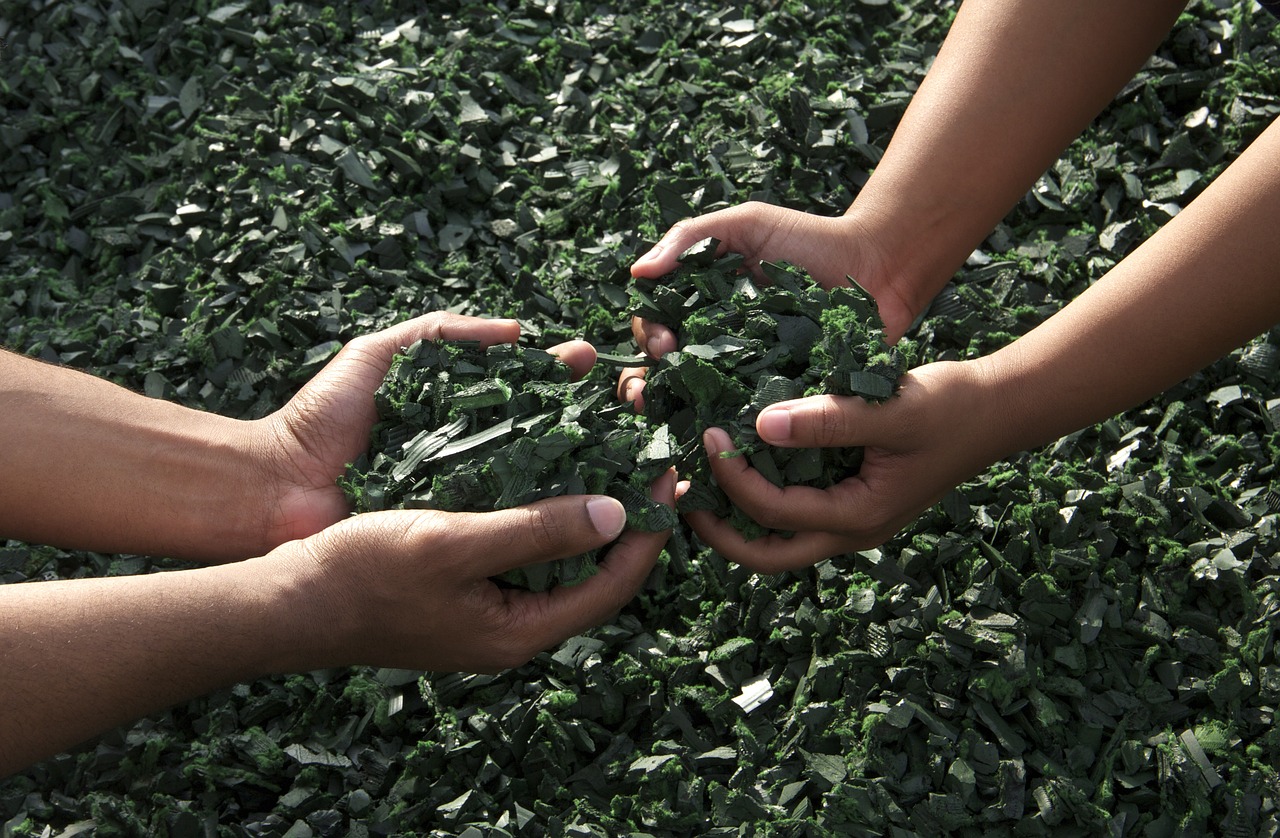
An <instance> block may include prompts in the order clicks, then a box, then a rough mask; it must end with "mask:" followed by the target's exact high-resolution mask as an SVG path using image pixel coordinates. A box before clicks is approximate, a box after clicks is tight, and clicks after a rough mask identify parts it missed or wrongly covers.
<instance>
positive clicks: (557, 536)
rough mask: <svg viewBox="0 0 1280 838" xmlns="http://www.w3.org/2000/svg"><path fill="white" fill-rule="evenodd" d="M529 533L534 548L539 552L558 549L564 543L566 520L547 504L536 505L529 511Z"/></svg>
mask: <svg viewBox="0 0 1280 838" xmlns="http://www.w3.org/2000/svg"><path fill="white" fill-rule="evenodd" d="M527 521H528V526H527V529H528V534H529V538H530V540H531V543H532V544H533V546H534V549H536V550H537V551H538V553H540V554H541V553H550V552H552V551H555V550H558V549H559V548H560V547H561V545H562V544H563V543H564V539H565V536H566V535H567V533H566V531H565V529H566V528H565V525H564V522H563V521H561V520H560V518H559V516H557V515H555V514H554V513H552V512H551V510H549V509H548V508H546V507H545V506H534V507H531V508H530V509H529V512H528V519H527Z"/></svg>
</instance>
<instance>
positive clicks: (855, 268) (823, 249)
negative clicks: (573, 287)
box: [618, 201, 918, 410]
mask: <svg viewBox="0 0 1280 838" xmlns="http://www.w3.org/2000/svg"><path fill="white" fill-rule="evenodd" d="M709 237H713V238H715V239H718V240H719V242H720V251H721V252H724V253H727V252H734V253H741V254H742V255H743V256H744V257H745V262H744V267H745V268H746V269H747V270H749V271H751V272H752V274H753V275H754V276H755V277H756V278H757V279H762V278H763V275H762V274H761V272H760V262H761V261H768V262H778V261H785V262H790V263H792V264H794V265H798V266H800V267H802V268H804V269H805V270H807V271H808V272H809V275H810V276H811V277H813V279H814V280H815V281H816V282H818V283H819V284H820V285H822V286H823V287H824V288H833V287H835V286H837V285H847V284H848V282H847V280H846V277H847V276H852V277H854V278H855V279H856V280H857V281H858V283H859V284H860V285H862V287H864V288H865V289H867V291H868V292H869V293H870V294H871V296H872V297H874V298H875V300H876V303H877V305H878V306H879V309H880V316H881V319H883V321H884V324H885V336H886V339H887V340H889V341H890V342H896V341H897V340H898V338H900V337H902V335H903V334H905V333H906V331H907V329H908V327H910V325H911V322H912V321H913V320H914V319H915V316H916V314H917V313H918V312H917V311H916V309H915V308H914V307H913V306H912V305H911V304H910V303H909V302H908V301H907V300H906V299H905V298H904V297H903V296H901V295H900V294H899V293H898V291H897V290H896V289H895V287H894V285H893V272H892V265H890V264H889V261H888V259H887V257H886V256H885V254H884V251H883V249H882V248H881V247H880V246H879V245H878V243H877V242H876V240H875V236H874V235H872V234H871V233H869V232H867V227H866V226H865V225H863V224H862V223H861V221H860V220H859V219H858V218H857V217H855V216H853V215H844V216H839V217H834V218H830V217H824V216H819V215H813V214H811V213H805V212H800V211H798V210H792V209H786V208H785V207H779V206H774V205H773V204H766V203H763V202H760V201H751V202H748V203H745V204H741V205H739V206H736V207H730V208H728V209H723V210H718V211H716V212H711V213H707V214H706V215H701V216H698V217H697V218H689V219H685V220H684V221H680V222H678V223H676V224H675V225H674V226H673V227H672V228H671V229H670V230H668V231H667V233H666V235H664V236H663V237H662V239H661V240H660V241H659V242H658V243H657V244H656V245H654V246H653V248H652V249H651V250H649V252H648V253H645V254H644V255H643V256H641V257H640V258H639V259H637V260H636V261H635V263H634V264H633V265H632V266H631V275H632V276H634V277H648V278H651V279H656V278H658V277H661V276H662V275H664V274H666V273H670V272H671V271H673V270H675V268H676V267H677V266H678V265H679V257H680V254H682V253H684V251H686V250H688V249H689V248H690V247H692V246H693V245H694V244H697V243H698V242H699V241H702V240H703V239H706V238H709ZM631 332H632V335H633V336H634V337H635V339H636V344H637V345H638V346H640V348H641V349H642V350H643V351H644V352H645V354H647V355H648V356H649V357H650V358H653V359H655V360H656V359H658V358H661V357H662V356H663V355H664V354H666V353H667V352H673V351H675V350H676V348H677V346H676V343H677V341H676V336H675V334H674V333H673V332H672V331H671V330H670V329H668V328H667V327H666V326H663V325H661V324H659V323H653V322H650V321H647V320H643V319H641V318H632V321H631ZM644 373H645V370H644V369H643V368H630V369H625V370H623V371H622V374H621V375H620V377H619V380H618V395H619V397H620V398H622V399H623V400H624V401H636V409H637V410H642V409H643V407H644V400H643V395H642V393H643V388H644Z"/></svg>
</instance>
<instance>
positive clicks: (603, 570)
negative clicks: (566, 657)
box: [506, 469, 676, 649]
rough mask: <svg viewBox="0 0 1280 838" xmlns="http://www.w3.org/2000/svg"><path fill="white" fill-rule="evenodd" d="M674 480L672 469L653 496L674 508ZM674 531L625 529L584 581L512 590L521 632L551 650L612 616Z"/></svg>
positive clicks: (509, 601) (511, 605)
mask: <svg viewBox="0 0 1280 838" xmlns="http://www.w3.org/2000/svg"><path fill="white" fill-rule="evenodd" d="M675 484H676V476H675V470H674V469H672V470H668V471H667V472H666V473H665V474H663V475H662V476H661V477H659V478H658V479H657V480H656V481H654V483H653V486H652V489H651V496H652V497H653V499H654V500H656V501H658V502H659V503H664V504H666V505H667V506H674V505H675ZM670 534H671V531H670V530H664V531H662V532H642V531H639V530H627V531H625V532H624V533H622V536H621V537H620V538H619V539H618V542H617V543H616V544H615V545H613V547H612V548H610V550H609V553H608V555H607V556H605V557H604V559H602V560H601V561H600V563H599V569H598V570H597V572H596V573H595V575H594V576H592V577H591V578H590V579H588V580H586V581H585V582H583V583H582V584H580V585H573V586H570V587H564V586H561V587H557V588H553V589H552V590H550V591H545V592H542V593H537V594H533V593H528V592H526V591H507V592H506V594H507V604H508V607H509V608H510V609H511V611H512V619H513V620H514V621H515V624H516V625H517V626H518V627H519V629H518V630H519V631H521V632H523V633H525V634H526V636H528V637H529V638H530V640H531V642H534V643H535V644H536V645H537V648H539V649H546V648H549V647H551V646H554V645H555V644H557V643H559V642H560V641H562V640H564V639H565V638H567V637H572V636H573V635H575V634H579V633H581V632H583V631H585V630H586V629H588V628H591V627H592V626H598V625H600V624H601V623H603V622H606V621H607V620H609V619H611V618H612V617H613V615H615V614H616V613H617V612H618V610H619V609H621V608H622V606H623V605H625V604H626V603H627V601H628V600H630V599H631V598H632V597H634V596H635V594H636V591H637V590H639V588H640V586H641V585H643V584H644V580H645V579H647V578H648V576H649V572H650V571H651V570H653V566H654V564H655V562H657V559H658V553H659V552H661V550H662V546H663V545H664V544H666V542H667V537H668V536H669V535H670Z"/></svg>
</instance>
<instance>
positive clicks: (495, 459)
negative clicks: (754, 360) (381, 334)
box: [339, 341, 677, 590]
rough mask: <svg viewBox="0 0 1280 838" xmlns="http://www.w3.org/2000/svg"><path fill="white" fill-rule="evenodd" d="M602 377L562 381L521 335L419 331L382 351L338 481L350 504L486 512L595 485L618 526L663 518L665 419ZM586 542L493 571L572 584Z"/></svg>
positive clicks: (581, 575) (659, 524) (658, 522)
mask: <svg viewBox="0 0 1280 838" xmlns="http://www.w3.org/2000/svg"><path fill="white" fill-rule="evenodd" d="M608 376H609V372H608V370H607V369H605V368H600V367H597V369H596V370H593V372H592V374H591V375H588V376H587V377H586V378H583V379H582V380H580V381H571V380H570V371H569V368H568V367H567V366H565V365H564V364H562V363H561V362H560V361H558V360H557V359H556V358H555V357H554V356H553V355H551V354H550V353H547V352H544V351H542V350H538V349H530V348H527V347H522V346H514V345H510V344H504V345H498V346H491V347H489V348H487V349H482V348H480V346H479V345H478V344H475V343H469V342H461V341H458V342H449V341H440V342H429V341H418V342H417V343H415V344H413V345H412V346H410V347H408V348H407V349H405V350H404V352H403V353H401V354H399V355H397V356H396V357H395V359H394V360H393V361H392V364H391V369H390V371H389V372H388V373H387V375H386V377H385V379H384V380H383V382H382V386H381V387H380V388H379V389H378V391H377V393H376V394H375V396H374V400H375V404H376V407H377V410H378V419H379V421H378V423H377V424H376V425H375V426H374V428H373V432H372V434H371V443H370V450H369V451H368V452H367V453H366V454H364V455H362V456H361V458H360V459H359V460H357V461H356V462H355V463H352V464H351V465H350V466H349V467H348V469H347V473H346V475H345V476H344V477H343V478H342V479H341V480H340V481H339V483H340V485H341V486H342V488H343V490H344V491H345V492H346V494H347V497H348V498H349V499H350V500H351V502H352V504H353V505H354V506H355V508H356V511H357V512H371V511H376V510H381V509H400V508H411V509H440V510H444V511H447V512H487V511H491V510H493V509H508V508H510V507H514V506H522V505H524V504H526V503H531V502H533V501H535V500H540V499H541V498H548V497H555V496H557V495H580V494H604V495H609V496H611V497H614V498H616V499H618V500H619V501H620V502H621V503H622V505H623V506H624V507H626V510H627V526H628V527H629V528H631V529H641V530H646V531H649V532H658V531H661V530H665V529H669V528H671V527H673V526H674V525H675V524H676V521H677V518H676V515H675V513H674V512H673V511H672V510H671V509H670V507H667V506H665V505H663V504H660V503H657V502H655V501H652V500H650V498H649V485H650V483H652V482H653V481H654V480H655V479H657V478H658V477H659V476H661V475H662V473H663V472H665V471H666V470H667V469H668V468H669V467H670V466H671V462H672V458H671V446H670V444H669V442H668V440H667V430H666V428H665V427H663V428H659V429H657V430H656V431H655V430H653V429H652V428H650V427H649V426H648V424H647V423H646V422H645V420H644V419H643V418H642V417H639V416H636V415H635V413H634V412H633V411H632V409H631V406H630V405H624V404H620V403H618V402H617V401H616V399H615V397H614V395H613V393H614V388H613V383H612V381H611V380H609V377H608ZM601 549H603V550H607V549H608V548H607V547H606V548H601ZM596 552H598V551H593V552H592V553H589V554H584V555H581V556H576V557H573V558H570V559H564V560H561V561H557V562H551V563H547V564H542V565H534V566H530V567H527V568H521V569H518V570H516V571H512V572H510V573H508V574H506V575H504V576H503V579H504V580H505V581H507V582H510V583H512V584H515V585H519V586H521V587H527V588H529V589H531V590H546V589H547V588H549V587H551V586H553V585H557V584H563V585H572V584H576V583H578V582H581V581H583V580H585V579H587V578H588V577H590V576H591V575H592V574H593V573H595V570H596V555H595V553H596Z"/></svg>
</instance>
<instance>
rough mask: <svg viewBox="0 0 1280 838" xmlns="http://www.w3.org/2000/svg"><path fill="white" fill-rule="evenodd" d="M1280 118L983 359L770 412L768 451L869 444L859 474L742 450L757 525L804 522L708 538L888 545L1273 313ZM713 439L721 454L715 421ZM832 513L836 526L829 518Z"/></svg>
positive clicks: (738, 461) (829, 550) (740, 552)
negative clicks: (825, 474)
mask: <svg viewBox="0 0 1280 838" xmlns="http://www.w3.org/2000/svg"><path fill="white" fill-rule="evenodd" d="M1278 162H1280V123H1273V124H1272V125H1271V127H1269V128H1268V129H1267V130H1266V131H1265V132H1264V133H1263V134H1262V136H1260V137H1259V138H1258V139H1257V140H1255V141H1254V143H1253V145H1252V146H1251V147H1250V148H1248V149H1247V150H1246V151H1245V152H1244V154H1242V155H1241V156H1240V158H1239V159H1238V160H1236V161H1235V162H1234V163H1233V164H1232V165H1231V166H1230V167H1228V169H1227V170H1226V171H1225V172H1224V173H1223V174H1222V175H1220V176H1219V177H1218V178H1217V179H1216V180H1215V181H1214V183H1213V184H1212V185H1210V186H1209V188H1208V189H1206V190H1205V192H1204V193H1203V194H1201V195H1200V197H1198V198H1197V199H1196V200H1195V201H1193V202H1192V203H1191V204H1190V205H1188V207H1187V208H1186V209H1185V210H1183V212H1181V213H1180V214H1179V215H1178V216H1177V217H1176V218H1174V219H1173V220H1172V221H1170V222H1169V223H1168V224H1167V225H1165V227H1164V228H1163V229H1162V230H1161V231H1160V232H1159V233H1157V234H1156V235H1155V236H1153V237H1152V238H1151V239H1150V240H1148V241H1147V242H1146V243H1144V244H1143V245H1142V246H1141V247H1140V248H1138V249H1137V250H1135V251H1134V252H1133V253H1132V254H1131V255H1130V256H1129V257H1128V258H1127V259H1125V260H1124V261H1123V262H1122V263H1121V264H1119V265H1118V266H1116V267H1115V268H1114V269H1112V270H1111V271H1110V272H1109V273H1108V274H1107V275H1106V276H1105V277H1103V278H1102V279H1101V280H1099V281H1098V282H1097V283H1095V284H1094V285H1093V286H1091V287H1090V288H1089V290H1087V291H1086V292H1085V293H1084V294H1082V295H1081V296H1080V297H1078V298H1077V299H1076V300H1074V301H1073V302H1072V303H1071V304H1070V305H1068V306H1066V307H1065V308H1063V309H1062V310H1061V311H1059V312H1058V313H1057V314H1055V315H1054V316H1053V317H1051V318H1050V319H1049V320H1047V321H1046V322H1045V323H1043V324H1041V325H1040V326H1039V327H1037V328H1036V329H1034V330H1032V331H1031V332H1030V333H1028V334H1027V335H1025V336H1024V337H1022V338H1020V339H1019V340H1017V341H1015V342H1013V343H1012V344H1010V345H1008V346H1006V347H1005V348H1003V349H1001V350H999V351H997V352H995V353H993V354H992V355H989V356H987V357H984V358H979V359H976V360H973V361H965V362H953V363H936V364H928V365H926V366H923V367H919V368H917V369H915V370H912V371H911V372H910V373H908V374H907V376H905V377H904V383H903V387H902V389H901V391H900V393H899V394H898V395H896V396H895V397H894V398H893V399H890V400H889V401H888V402H886V403H884V404H882V405H870V404H867V403H866V402H864V401H862V400H861V399H857V398H838V397H832V396H818V397H814V398H811V399H802V400H798V401H794V402H784V403H781V404H778V405H774V406H771V407H769V408H767V409H765V410H764V411H762V412H761V414H760V417H759V419H758V420H757V423H756V426H757V429H758V430H759V432H760V435H761V437H763V438H764V439H765V440H766V441H768V442H770V443H772V444H775V445H788V446H814V445H820V446H821V445H863V446H866V447H867V449H866V450H867V454H866V459H865V460H864V462H863V465H862V467H861V470H860V471H859V473H858V474H857V475H855V476H854V477H850V478H848V479H846V480H844V481H842V482H841V483H838V484H837V485H836V486H834V487H832V488H831V489H828V490H825V491H819V490H817V489H810V488H805V487H789V488H785V489H779V488H777V487H775V486H773V484H771V483H769V482H768V481H767V480H765V479H764V478H763V477H762V476H760V474H759V473H757V472H755V471H754V470H753V469H750V468H749V467H748V466H747V465H746V464H745V463H744V462H743V458H741V457H735V458H729V459H721V458H718V457H715V456H714V455H713V457H712V461H711V462H712V467H713V470H714V471H715V474H716V477H717V480H718V481H719V482H720V484H721V485H722V486H723V487H724V488H725V490H726V491H727V492H728V493H729V494H730V496H731V497H733V499H734V500H735V502H737V503H738V504H739V505H740V506H742V508H743V509H745V510H746V511H747V512H748V513H750V514H751V515H752V517H754V518H755V519H756V520H757V521H759V522H760V523H762V524H765V525H766V526H770V527H774V528H777V529H795V530H802V531H803V532H801V533H800V534H798V535H797V536H796V537H795V538H792V539H789V540H788V539H781V538H777V537H776V536H768V537H765V538H762V539H758V540H756V541H751V542H744V541H743V540H742V538H741V537H740V536H738V535H737V533H736V532H734V531H733V530H732V529H731V528H729V527H728V525H727V524H726V523H725V522H723V521H719V520H718V519H715V518H714V516H711V515H709V514H707V513H696V514H691V515H690V516H689V520H690V522H691V523H693V525H694V528H695V529H696V530H697V531H698V533H699V535H701V536H702V538H703V539H704V540H705V541H707V543H708V544H710V545H711V546H713V547H715V548H717V549H719V550H720V551H721V552H722V553H724V554H725V555H727V556H729V557H730V558H733V559H735V560H737V561H740V562H743V563H744V564H748V565H750V566H752V567H754V568H756V569H760V570H768V571H776V570H782V569H785V568H792V567H799V566H803V565H805V564H808V563H811V562H813V561H816V560H818V559H821V558H825V557H827V556H831V555H835V554H837V553H842V552H847V551H849V550H852V549H861V548H864V547H870V546H873V545H876V544H879V543H881V542H883V541H885V540H886V539H887V538H889V537H890V536H892V535H893V534H894V533H895V532H897V531H898V529H900V528H901V527H902V526H904V525H905V524H906V523H908V522H909V521H911V520H912V519H913V518H914V517H915V516H917V515H918V514H919V513H920V512H922V511H923V510H924V509H926V508H927V507H928V506H930V505H931V504H933V503H934V502H936V501H937V500H938V499H939V498H941V497H942V495H943V494H945V493H946V491H947V490H948V489H950V488H951V487H952V486H954V485H956V484H957V483H959V482H961V481H963V480H965V479H967V478H969V477H972V476H973V475H975V474H978V473H979V472H981V471H982V470H983V469H985V468H986V467H987V466H988V465H990V464H991V463H992V462H995V461H996V460H998V459H1000V458H1001V457H1003V456H1005V455H1007V454H1010V453H1012V452H1015V451H1019V450H1022V449H1024V448H1028V447H1032V446H1036V445H1040V444H1043V443H1045V442H1048V441H1050V440H1053V439H1055V438H1056V437H1058V436H1060V435H1061V434H1064V433H1067V432H1070V431H1073V430H1076V429H1077V428H1080V427H1083V426H1086V425H1088V424H1091V423H1093V422H1096V421H1099V420H1101V419H1104V418H1106V417H1108V416H1111V415H1114V414H1115V413H1117V412H1119V411H1121V410H1124V409H1126V408H1129V407H1132V406H1133V405H1136V404H1139V403H1140V402H1142V401H1143V400H1145V399H1146V398H1148V397H1150V396H1152V395H1154V394H1155V393H1158V392H1160V391H1161V390H1163V389H1165V388H1167V387H1169V386H1170V385H1172V384H1174V383H1176V382H1177V381H1179V380H1181V379H1182V378H1185V377H1186V376H1188V375H1190V374H1191V373H1192V372H1194V371H1195V370H1197V369H1199V368H1201V367H1203V366H1205V365H1206V364H1209V363H1210V362H1212V361H1213V360H1215V359H1216V358H1218V357H1220V356H1221V355H1223V354H1224V353H1226V352H1227V351H1229V350H1230V349H1232V348H1233V347H1236V346H1239V345H1241V344H1243V343H1244V342H1245V341H1247V340H1248V339H1249V338H1251V337H1253V336H1254V335H1256V334H1258V333H1260V332H1262V331H1263V330H1265V329H1266V328H1268V327H1270V326H1272V325H1273V324H1275V323H1277V322H1280V236H1277V235H1276V231H1275V223H1276V221H1275V220H1276V218H1277V217H1280V165H1278ZM707 436H708V443H709V447H711V448H713V449H717V450H724V449H725V447H727V444H728V441H727V437H725V435H724V434H723V432H722V431H717V430H712V431H708V433H707ZM832 522H839V523H838V524H836V525H833V523H832Z"/></svg>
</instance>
